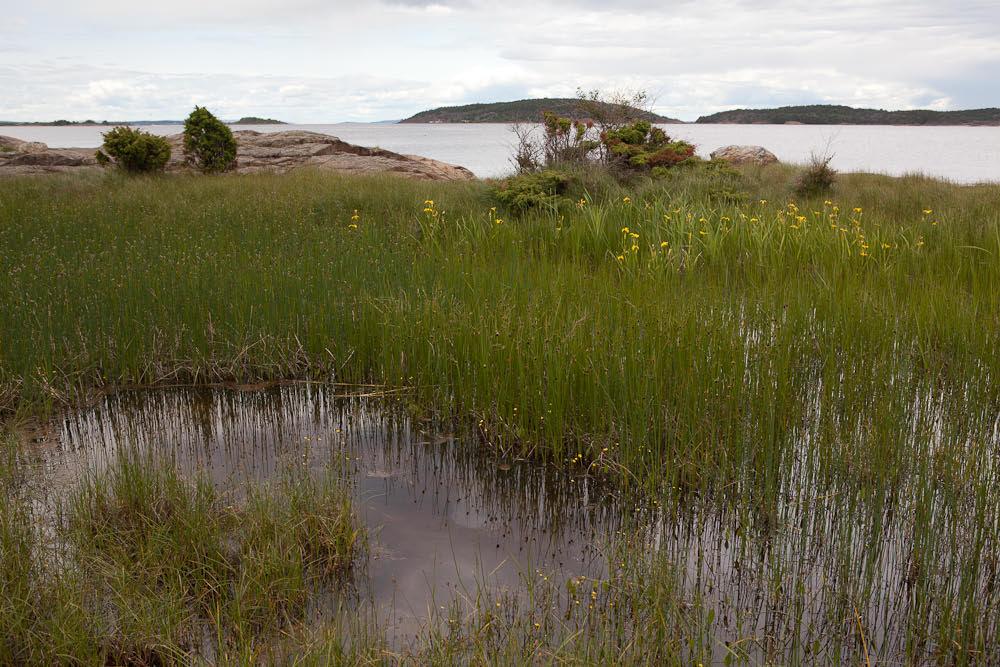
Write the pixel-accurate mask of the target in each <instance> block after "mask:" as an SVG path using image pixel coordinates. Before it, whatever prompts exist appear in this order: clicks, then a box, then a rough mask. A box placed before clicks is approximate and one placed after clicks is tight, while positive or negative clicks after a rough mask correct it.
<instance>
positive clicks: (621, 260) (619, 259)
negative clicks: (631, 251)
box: [615, 255, 625, 262]
mask: <svg viewBox="0 0 1000 667" xmlns="http://www.w3.org/2000/svg"><path fill="white" fill-rule="evenodd" d="M615 259H617V260H618V261H619V262H624V261H625V255H618V256H617V257H615Z"/></svg>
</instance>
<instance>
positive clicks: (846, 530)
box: [0, 167, 1000, 663]
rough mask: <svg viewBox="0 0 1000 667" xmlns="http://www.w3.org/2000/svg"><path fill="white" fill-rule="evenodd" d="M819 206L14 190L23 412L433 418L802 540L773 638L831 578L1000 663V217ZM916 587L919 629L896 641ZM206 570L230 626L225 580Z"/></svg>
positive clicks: (922, 641) (856, 184) (13, 333)
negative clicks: (882, 596)
mask: <svg viewBox="0 0 1000 667" xmlns="http://www.w3.org/2000/svg"><path fill="white" fill-rule="evenodd" d="M795 175H796V172H795V170H794V169H793V168H788V167H775V168H769V169H765V170H759V171H753V170H751V171H747V172H743V173H740V174H739V175H732V174H728V173H722V174H721V175H720V174H715V173H708V172H705V171H700V170H691V171H686V172H685V171H678V173H677V174H675V175H674V176H672V177H670V178H669V179H666V180H660V181H650V182H641V183H635V184H632V185H631V186H628V187H624V186H616V185H609V184H607V183H602V184H601V188H600V194H599V195H593V196H592V195H591V194H589V192H587V191H584V192H581V196H580V199H579V201H578V202H576V203H573V202H567V203H564V204H563V205H559V206H552V207H548V208H544V209H537V210H529V211H527V212H518V211H506V210H503V209H500V210H498V209H497V208H496V207H495V205H494V204H493V202H492V199H491V195H490V187H489V184H487V183H418V182H408V181H402V180H398V179H392V178H387V177H366V178H348V177H339V176H331V175H326V174H320V173H309V172H301V173H295V174H290V175H286V176H281V177H278V176H268V175H259V176H242V177H228V176H223V177H218V178H210V179H209V178H195V177H177V178H159V179H125V178H106V177H95V178H90V179H87V178H72V179H71V178H59V177H54V178H46V179H10V180H8V181H5V183H4V188H3V189H2V190H0V273H2V275H3V280H0V304H2V308H0V330H2V331H3V332H4V335H3V340H2V343H0V345H2V347H0V398H2V399H3V400H4V401H5V407H6V408H7V410H8V411H10V412H17V411H22V412H23V411H28V410H30V411H35V410H38V409H45V407H46V406H53V405H57V404H60V403H63V402H72V401H74V400H79V399H80V398H81V397H83V396H85V395H86V394H87V392H88V391H91V390H93V389H94V388H101V387H111V388H113V387H116V386H123V385H136V384H156V383H177V382H184V383H205V382H218V381H240V382H248V381H258V380H267V379H280V378H288V377H296V378H304V377H309V378H318V379H324V380H336V381H341V382H368V383H377V384H379V385H384V386H386V387H392V388H397V387H398V388H405V389H406V390H407V395H408V400H409V401H410V403H411V404H412V406H413V407H414V409H419V410H422V411H428V412H433V413H436V414H437V415H438V416H443V417H449V418H452V417H453V418H455V419H458V420H461V421H463V422H464V423H467V424H469V425H470V426H472V427H474V428H475V429H476V430H477V432H478V433H479V436H480V438H481V440H482V441H483V443H484V444H485V445H486V446H488V447H493V448H496V449H498V450H500V451H503V452H505V453H516V454H518V455H525V456H531V457H535V458H537V459H540V460H543V461H547V462H550V463H552V464H554V465H559V466H567V467H576V468H579V469H581V470H583V469H589V470H591V471H593V472H600V473H601V474H607V475H609V476H612V477H616V478H617V479H618V480H619V483H620V484H622V485H623V486H632V487H636V488H641V489H643V490H645V491H646V492H649V493H653V494H656V495H657V497H658V498H660V500H661V501H662V503H663V506H664V507H666V508H670V507H673V508H681V507H689V506H690V503H692V502H695V501H697V502H698V503H704V504H705V505H706V506H710V507H712V508H713V509H712V511H713V512H717V513H718V516H720V517H722V516H724V517H725V519H724V520H725V521H727V522H730V523H729V524H728V525H731V526H733V527H734V529H736V528H738V529H739V530H741V531H751V532H752V533H754V534H757V535H759V536H760V537H761V539H763V540H765V541H766V540H768V539H771V538H773V536H774V535H775V534H777V533H781V532H782V531H788V530H794V531H796V534H797V535H798V536H799V541H798V543H797V545H795V549H796V551H795V552H794V553H795V556H794V557H790V558H789V560H787V563H788V564H789V567H790V568H791V571H785V572H773V571H770V572H760V573H758V574H759V576H760V577H761V578H762V581H770V582H771V584H772V585H773V587H772V589H771V592H772V594H773V596H774V597H773V598H772V599H771V604H772V605H774V607H775V608H777V607H778V606H782V605H785V606H787V605H791V607H790V608H796V605H798V606H799V607H802V606H804V605H808V600H806V599H804V598H803V597H802V596H801V595H798V597H797V596H796V594H795V593H794V591H790V590H789V589H788V588H787V586H785V585H782V584H783V582H784V583H787V581H788V580H786V579H785V578H784V577H785V576H788V577H791V579H790V580H791V581H794V580H795V576H796V575H795V571H796V570H795V568H796V565H795V564H796V563H800V564H801V562H802V559H804V558H806V555H807V554H814V553H817V552H822V553H828V554H832V555H833V556H835V559H836V561H837V562H840V563H842V564H843V570H842V573H841V575H842V580H841V581H839V582H838V586H839V587H840V590H841V591H842V595H843V605H842V607H841V608H840V609H839V612H843V613H844V614H845V616H843V617H845V618H846V617H850V618H853V617H854V615H855V614H857V616H858V618H859V619H860V621H859V623H858V625H859V626H860V627H861V628H862V629H864V628H865V627H866V626H868V627H871V625H873V624H875V623H876V622H879V623H881V625H880V627H883V628H888V630H887V632H888V633H889V634H891V635H892V637H894V638H896V639H898V637H900V636H903V637H905V638H906V642H907V649H906V650H907V651H908V652H909V654H910V655H911V657H912V656H926V655H931V656H934V657H935V659H938V660H941V661H943V662H960V663H961V662H975V661H976V656H982V655H986V653H984V652H986V651H988V647H989V646H991V645H994V644H996V643H997V642H998V641H1000V619H998V614H997V608H998V604H1000V601H998V598H997V592H996V587H995V585H994V583H993V582H994V578H995V568H996V565H995V559H993V558H992V556H990V554H991V553H995V550H996V549H997V547H998V544H997V542H998V537H1000V531H998V515H997V511H996V508H997V506H998V500H1000V498H998V497H997V489H998V485H997V472H996V465H995V458H996V451H997V446H998V437H997V432H998V413H1000V407H998V406H1000V390H998V387H1000V385H998V384H997V382H996V378H997V377H998V372H1000V356H998V355H997V354H996V349H997V348H998V344H1000V326H998V324H1000V300H998V299H997V298H996V293H995V290H996V285H998V284H1000V262H998V261H997V260H998V257H1000V186H996V185H981V186H957V185H953V184H949V183H945V182H941V181H936V180H933V179H929V178H925V177H921V176H909V177H904V178H890V177H884V176H877V175H867V174H857V175H852V174H848V175H841V176H840V177H839V179H838V182H837V184H836V185H835V186H834V189H833V191H832V193H830V194H828V195H826V196H825V197H822V198H815V199H794V198H793V196H792V195H791V186H790V184H791V183H793V182H794V178H795ZM164 483H165V482H164ZM95 493H96V491H95ZM102 493H105V494H107V492H106V491H104V492H102ZM93 497H97V496H93ZM116 497H117V495H116ZM189 499H190V501H191V502H192V503H194V505H191V506H190V507H189V508H186V509H185V510H184V513H188V510H190V512H191V513H192V515H197V514H198V512H199V511H200V510H197V508H198V504H197V503H198V502H201V501H199V500H198V496H197V494H195V495H194V496H190V498H189ZM205 502H208V501H207V500H206V501H205ZM209 504H211V503H209ZM95 516H97V513H95ZM207 520H208V519H207V518H206V521H207ZM213 520H215V519H213ZM218 520H219V521H221V519H218ZM721 520H723V519H720V521H721ZM189 528H190V529H191V530H193V531H204V533H203V534H200V533H198V532H195V533H194V534H193V536H192V538H191V539H194V538H195V537H197V538H203V537H205V536H207V535H209V534H213V533H212V531H214V530H215V528H214V527H213V526H212V525H208V524H196V525H191V526H189ZM97 533H103V529H101V530H96V529H95V532H94V533H93V534H95V535H96V534H97ZM181 535H182V533H176V536H178V537H179V536H181ZM12 539H13V538H12ZM185 539H186V538H185ZM310 539H311V538H310ZM319 539H320V542H319V544H320V545H323V546H320V547H318V550H317V551H311V550H312V549H313V547H312V546H310V547H309V549H310V551H309V553H310V554H311V556H310V558H317V559H320V560H322V559H323V558H324V556H323V555H322V554H323V553H324V549H326V548H327V546H328V545H327V543H326V542H324V541H323V540H325V538H319ZM178 544H181V543H178ZM199 544H200V545H202V547H203V548H205V549H215V548H216V547H215V546H212V545H213V544H214V543H213V542H212V541H211V540H207V541H199ZM310 544H311V543H310ZM116 548H117V547H116ZM276 548H278V547H276ZM789 548H792V545H789ZM183 551H184V553H185V554H186V557H192V558H193V557H194V556H193V555H192V554H191V553H190V552H189V551H187V550H183ZM279 551H280V548H279ZM212 553H214V552H212ZM261 557H262V558H266V557H268V556H267V554H261ZM199 558H200V556H199ZM220 558H221V557H220ZM887 558H895V559H897V560H898V563H895V564H894V566H893V568H891V569H892V570H893V571H894V572H905V573H906V574H905V575H900V577H899V578H900V581H902V582H903V584H901V585H904V586H905V587H906V591H907V593H906V595H908V596H912V600H914V604H912V605H911V606H910V607H909V608H908V609H909V611H907V613H906V614H904V615H901V616H895V617H893V618H891V619H889V620H885V619H881V620H879V619H878V616H879V614H880V613H882V612H880V610H879V608H877V607H876V606H873V605H870V604H868V601H870V600H871V599H872V590H873V587H874V586H879V585H881V584H880V583H879V582H877V581H874V580H873V579H872V574H873V573H875V572H879V571H883V569H884V566H885V563H886V561H885V559H887ZM279 560H280V559H279ZM198 563H199V564H198V567H205V568H207V569H206V570H205V572H204V573H200V574H198V575H197V576H195V577H194V580H195V581H203V582H205V583H204V585H203V591H202V592H198V591H195V593H194V595H195V597H199V596H204V598H205V599H206V600H208V599H210V595H209V592H210V591H213V590H215V584H214V583H213V582H214V581H215V578H216V577H218V576H221V575H219V574H217V573H216V571H215V570H214V569H213V568H216V567H219V565H218V563H217V562H216V558H215V556H206V557H205V558H204V559H202V560H199V561H198ZM190 567H195V565H190V566H188V565H183V564H182V563H178V565H177V568H179V569H177V570H176V571H178V572H184V573H189V572H190V571H191V570H190V569H184V568H190ZM338 568H339V566H333V569H334V570H336V569H338ZM199 572H200V571H199ZM289 576H290V577H291V578H292V579H294V578H295V577H296V576H298V575H289ZM183 579H184V580H185V581H187V582H188V584H187V585H190V578H188V577H183ZM762 585H763V584H762ZM199 590H201V589H199ZM168 593H169V595H178V596H180V595H190V594H191V591H189V590H180V589H178V590H177V591H173V592H168ZM165 594H167V593H165ZM171 599H172V598H171ZM789 622H791V621H789ZM831 622H832V621H831ZM860 636H861V633H859V634H858V636H857V638H856V641H858V642H860ZM852 641H855V640H852ZM880 641H883V642H889V641H895V639H892V640H890V639H886V638H885V637H883V638H879V637H874V638H873V637H871V636H870V633H868V634H866V635H865V640H864V643H865V647H866V648H871V647H869V646H868V644H869V643H874V649H873V650H874V651H875V653H876V654H878V650H879V642H880ZM860 646H861V644H858V645H857V646H855V647H854V648H855V649H856V648H859V647H860ZM772 648H773V650H774V652H775V655H781V650H782V648H787V647H772ZM852 650H853V649H852ZM831 655H839V654H837V653H836V651H832V652H831Z"/></svg>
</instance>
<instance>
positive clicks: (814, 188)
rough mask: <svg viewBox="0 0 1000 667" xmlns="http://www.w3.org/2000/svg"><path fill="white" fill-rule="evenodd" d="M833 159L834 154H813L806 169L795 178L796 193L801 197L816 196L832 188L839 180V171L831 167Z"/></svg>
mask: <svg viewBox="0 0 1000 667" xmlns="http://www.w3.org/2000/svg"><path fill="white" fill-rule="evenodd" d="M832 159H833V156H832V155H830V156H824V157H820V156H818V155H813V156H812V158H810V160H809V164H807V165H806V168H805V170H804V171H803V172H802V173H801V174H799V176H798V178H796V179H795V184H794V187H793V189H794V190H795V194H796V195H798V196H799V197H816V196H819V195H825V194H826V193H828V192H829V191H830V190H832V189H833V183H834V181H836V180H837V172H836V171H834V169H833V168H832V167H830V161H831V160H832Z"/></svg>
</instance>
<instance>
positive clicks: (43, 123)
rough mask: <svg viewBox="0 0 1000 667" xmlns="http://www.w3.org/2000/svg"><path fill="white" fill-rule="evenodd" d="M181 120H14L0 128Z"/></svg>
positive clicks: (173, 123)
mask: <svg viewBox="0 0 1000 667" xmlns="http://www.w3.org/2000/svg"><path fill="white" fill-rule="evenodd" d="M183 124H184V121H182V120H40V121H36V122H23V121H16V120H0V126H4V127H15V126H17V127H21V126H40V127H67V126H72V125H101V126H105V125H107V126H109V127H110V126H113V125H183Z"/></svg>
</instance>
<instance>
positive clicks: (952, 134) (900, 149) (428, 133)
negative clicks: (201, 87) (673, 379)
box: [0, 123, 1000, 183]
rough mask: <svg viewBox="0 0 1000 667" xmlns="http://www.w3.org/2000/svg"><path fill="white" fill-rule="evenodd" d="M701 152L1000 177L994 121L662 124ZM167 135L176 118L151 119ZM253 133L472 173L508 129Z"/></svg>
mask: <svg viewBox="0 0 1000 667" xmlns="http://www.w3.org/2000/svg"><path fill="white" fill-rule="evenodd" d="M664 127H665V129H666V130H667V132H668V133H669V134H671V135H672V136H675V137H678V138H681V139H685V140H687V141H690V142H692V143H694V144H695V145H696V146H697V147H698V153H699V154H700V155H703V156H707V155H708V154H709V153H711V152H712V151H713V150H715V149H716V148H719V147H720V146H726V145H729V144H756V145H759V146H764V147H765V148H767V149H769V150H770V151H771V152H773V153H774V154H775V155H777V156H778V158H779V159H781V160H782V161H785V162H805V161H806V160H808V159H809V157H810V154H811V153H813V152H819V153H823V152H824V151H826V150H827V148H829V151H830V152H831V153H833V155H834V158H833V166H834V167H835V168H837V169H838V170H841V171H871V172H879V173H885V174H893V175H900V174H908V173H917V172H919V173H924V174H928V175H932V176H938V177H941V178H946V179H950V180H953V181H956V182H959V183H975V182H979V181H993V182H1000V127H900V126H871V125H867V126H850V125H668V126H664ZM143 129H146V130H147V131H149V132H154V133H157V134H174V133H176V132H179V131H180V129H181V128H180V126H178V125H153V126H148V127H145V128H143ZM238 129H253V130H259V131H261V132H276V131H279V130H292V129H301V130H311V131H313V132H322V133H325V134H332V135H335V136H338V137H340V138H341V139H343V140H345V141H349V142H351V143H355V144H360V145H363V146H380V147H382V148H386V149H388V150H392V151H396V152H399V153H406V154H412V155H424V156H427V157H431V158H435V159H437V160H443V161H444V162H450V163H452V164H459V165H462V166H463V167H467V168H469V169H471V170H472V171H473V172H474V173H475V174H476V175H477V176H499V175H502V174H504V173H507V172H509V171H511V163H510V159H509V158H510V155H511V153H512V146H513V135H512V134H511V132H510V128H509V126H507V125H505V124H492V123H490V124H470V125H424V124H406V125H395V124H368V123H337V124H333V125H262V126H252V125H244V126H240V128H238ZM105 130H106V128H103V127H96V126H95V127H0V134H6V135H9V136H13V137H18V138H21V139H27V140H31V141H43V142H45V143H47V144H49V145H50V146H57V147H65V146H78V147H97V146H99V145H100V144H101V132H103V131H105Z"/></svg>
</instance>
